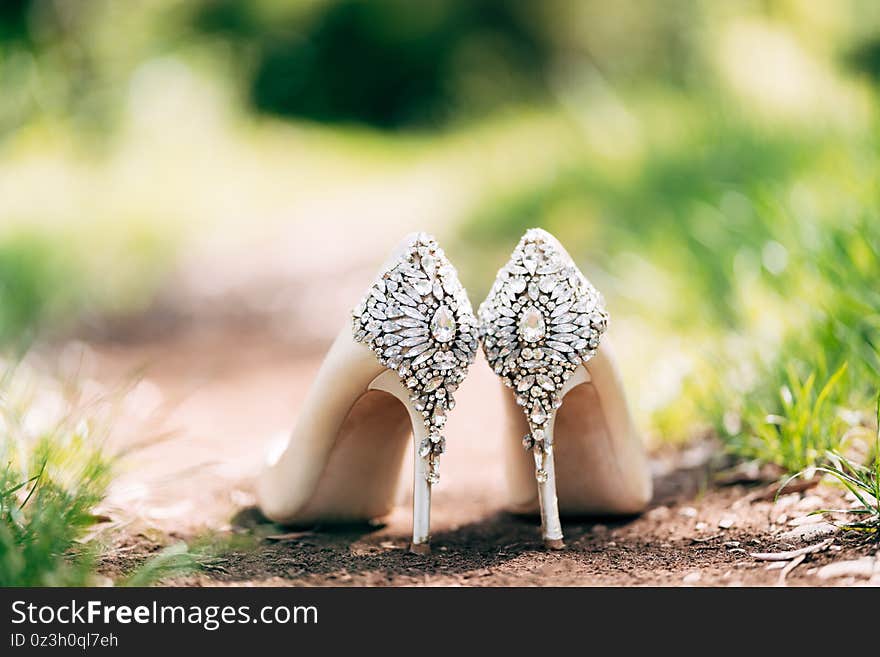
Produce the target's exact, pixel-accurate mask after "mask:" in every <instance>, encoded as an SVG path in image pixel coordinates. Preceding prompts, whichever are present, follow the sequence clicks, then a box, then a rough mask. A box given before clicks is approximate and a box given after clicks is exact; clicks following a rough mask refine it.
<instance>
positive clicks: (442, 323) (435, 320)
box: [431, 305, 455, 342]
mask: <svg viewBox="0 0 880 657" xmlns="http://www.w3.org/2000/svg"><path fill="white" fill-rule="evenodd" d="M431 335H432V336H434V339H435V340H436V341H437V342H450V341H452V339H453V338H455V316H454V315H453V314H452V311H451V310H450V309H449V307H448V306H446V305H442V306H440V307H439V308H437V310H436V312H435V313H434V316H433V317H432V318H431Z"/></svg>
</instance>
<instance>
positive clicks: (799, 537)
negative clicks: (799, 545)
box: [779, 522, 837, 542]
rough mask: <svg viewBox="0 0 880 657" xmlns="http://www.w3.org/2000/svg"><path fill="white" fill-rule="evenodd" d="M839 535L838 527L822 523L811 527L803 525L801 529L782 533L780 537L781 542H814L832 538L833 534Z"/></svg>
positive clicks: (797, 528)
mask: <svg viewBox="0 0 880 657" xmlns="http://www.w3.org/2000/svg"><path fill="white" fill-rule="evenodd" d="M835 533H837V527H835V526H834V525H832V524H831V523H830V522H820V523H814V524H810V525H803V526H800V527H795V528H794V529H790V530H788V531H787V532H782V533H781V534H780V535H779V540H780V541H793V542H798V541H805V542H806V541H812V540H814V539H817V538H824V537H826V536H831V535H832V534H835Z"/></svg>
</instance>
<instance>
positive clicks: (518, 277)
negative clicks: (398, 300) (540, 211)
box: [479, 228, 608, 482]
mask: <svg viewBox="0 0 880 657" xmlns="http://www.w3.org/2000/svg"><path fill="white" fill-rule="evenodd" d="M479 318H480V327H481V328H480V333H481V335H480V337H481V338H482V342H483V350H484V351H485V354H486V359H487V360H488V361H489V365H490V366H491V367H492V369H493V370H494V371H495V373H496V374H498V375H499V376H501V377H502V378H503V380H504V384H505V385H506V386H508V387H509V388H513V390H514V391H515V394H516V403H517V404H519V405H520V406H522V407H523V409H524V411H525V413H526V418H527V420H528V423H529V434H528V435H526V436H525V437H524V438H523V446H524V447H525V449H527V450H530V451H532V452H533V454H534V456H535V464H536V469H535V476H536V478H537V479H538V481H539V482H543V481H546V479H547V472H546V471H545V470H544V467H543V465H544V456H545V455H546V454H548V453H549V452H550V450H551V449H552V445H551V439H550V435H549V434H548V433H547V431H546V428H547V422H548V421H549V420H550V418H551V417H552V416H553V413H554V411H555V410H556V409H557V408H559V406H560V405H561V403H562V402H561V400H560V399H559V393H560V390H561V389H562V386H563V384H564V383H565V381H566V380H567V379H568V378H569V377H570V376H571V375H572V373H573V372H574V371H575V369H577V367H578V365H580V364H581V363H585V362H587V361H588V360H589V359H590V358H592V357H593V356H594V355H595V353H596V349H598V347H599V340H600V338H601V337H602V334H603V333H604V332H605V330H606V328H607V326H608V313H607V312H606V311H605V306H604V302H603V300H602V296H601V295H600V294H599V292H597V291H596V289H595V288H594V287H593V286H592V285H591V284H590V283H589V281H587V279H586V278H584V275H583V274H581V272H580V271H579V270H578V268H577V266H576V265H575V264H574V263H573V262H572V260H571V258H570V257H569V256H568V254H567V253H566V252H565V251H564V250H563V249H562V247H561V246H560V245H559V243H558V242H557V241H556V239H555V238H554V237H553V236H552V235H550V234H549V233H547V232H546V231H543V230H541V229H538V228H533V229H531V230H529V231H528V232H526V234H525V235H524V236H523V238H522V239H521V240H520V242H519V244H518V245H517V247H516V249H515V250H514V252H513V255H512V256H511V258H510V260H509V261H508V263H507V264H506V265H505V266H504V267H502V268H501V270H500V271H499V272H498V277H497V279H496V280H495V284H494V285H493V287H492V290H491V291H490V293H489V296H488V297H487V298H486V300H485V301H484V302H483V303H482V305H481V306H480V309H479Z"/></svg>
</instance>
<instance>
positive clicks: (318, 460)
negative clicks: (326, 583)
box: [257, 233, 477, 552]
mask: <svg viewBox="0 0 880 657" xmlns="http://www.w3.org/2000/svg"><path fill="white" fill-rule="evenodd" d="M476 350H477V321H476V319H475V317H474V315H473V311H472V309H471V304H470V301H469V300H468V298H467V294H466V293H465V291H464V288H463V287H462V286H461V283H460V282H459V280H458V275H457V273H456V271H455V268H454V267H453V266H452V265H451V264H450V263H449V261H448V260H447V259H446V256H445V255H444V253H443V251H442V249H441V248H440V247H439V246H438V245H437V243H436V241H435V240H434V239H433V238H432V237H430V236H428V235H425V234H422V233H420V234H417V235H413V236H410V237H408V238H406V239H405V240H404V241H403V242H402V243H401V245H400V246H399V247H398V248H397V249H396V251H395V253H394V254H393V255H392V257H391V259H390V260H389V262H388V263H387V264H386V266H385V267H383V269H382V271H381V273H380V274H379V276H378V278H377V279H376V281H375V282H374V283H373V284H372V285H371V286H370V288H369V289H368V291H367V294H366V296H365V298H364V300H363V301H362V302H361V303H360V304H359V305H358V307H357V308H356V309H355V310H354V311H353V318H352V326H350V327H349V326H346V327H344V328H343V329H342V331H341V332H340V333H339V335H338V337H337V338H336V341H335V342H334V343H333V346H332V347H331V349H330V351H329V352H328V354H327V356H326V358H325V360H324V363H323V365H322V366H321V369H320V371H319V372H318V375H317V378H316V380H315V382H314V384H313V385H312V388H311V390H310V392H309V393H308V396H307V397H306V399H305V402H304V403H303V406H302V410H301V411H300V414H299V418H298V422H297V426H296V428H295V429H294V431H293V433H292V435H291V436H290V438H289V439H288V440H286V441H284V442H283V443H282V444H279V445H276V446H273V448H272V449H271V450H270V452H269V454H268V456H267V464H266V467H265V470H264V472H263V473H262V475H261V477H260V480H259V482H258V486H257V488H258V498H259V503H260V507H261V508H262V510H263V513H264V514H265V515H266V516H267V517H268V518H270V519H271V520H274V521H276V522H279V523H284V524H308V523H315V522H346V521H359V520H368V519H372V518H377V517H381V516H383V515H386V514H387V513H388V512H390V511H391V509H392V507H393V504H394V500H395V495H396V489H397V482H398V481H399V479H400V477H399V474H400V468H401V466H402V462H403V457H404V453H405V450H406V441H407V439H408V436H409V435H410V434H412V437H413V443H414V459H413V461H414V463H413V537H412V549H413V551H415V552H427V551H429V545H430V512H431V487H432V486H433V485H434V484H436V483H437V482H438V481H439V476H440V475H439V463H440V455H441V454H442V453H443V451H444V449H445V445H446V439H445V438H444V436H443V435H442V430H443V427H444V425H445V423H446V413H447V412H448V411H450V410H452V408H453V406H454V405H455V402H454V399H453V392H455V390H456V389H457V387H458V386H459V384H460V383H461V382H462V380H464V377H465V375H466V373H467V368H468V366H469V365H470V363H472V362H473V360H474V356H475V354H476Z"/></svg>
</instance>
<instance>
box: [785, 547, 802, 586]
mask: <svg viewBox="0 0 880 657" xmlns="http://www.w3.org/2000/svg"><path fill="white" fill-rule="evenodd" d="M806 558H807V555H806V554H799V555H798V556H796V557H795V558H794V559H792V560H791V561H789V562H788V564H786V566H785V568H783V569H782V571H781V572H780V573H779V585H780V586H785V578H786V577H788V574H789V573H790V572H791V571H792V570H794V569H795V568H797V567H798V566H800V565H801V564H802V563H803V562H804V559H806Z"/></svg>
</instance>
